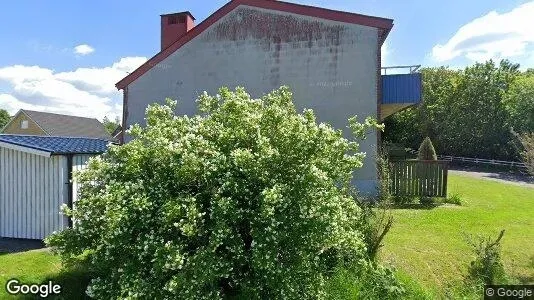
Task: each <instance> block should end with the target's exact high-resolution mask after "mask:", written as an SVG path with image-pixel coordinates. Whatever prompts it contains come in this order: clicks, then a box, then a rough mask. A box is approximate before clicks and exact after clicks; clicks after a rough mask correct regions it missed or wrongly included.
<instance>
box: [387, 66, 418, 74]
mask: <svg viewBox="0 0 534 300" xmlns="http://www.w3.org/2000/svg"><path fill="white" fill-rule="evenodd" d="M419 68H421V65H411V66H391V67H382V71H383V72H382V73H383V74H382V75H388V70H398V69H408V71H409V73H408V74H413V73H416V72H417V71H418V70H419ZM395 74H404V73H395Z"/></svg>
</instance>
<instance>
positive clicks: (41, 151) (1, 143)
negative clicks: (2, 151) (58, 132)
mask: <svg viewBox="0 0 534 300" xmlns="http://www.w3.org/2000/svg"><path fill="white" fill-rule="evenodd" d="M5 135H7V136H29V137H39V138H62V139H65V138H67V139H89V140H99V141H103V142H108V144H114V145H116V144H117V143H114V142H112V141H109V140H106V139H99V138H86V137H72V136H42V135H27V134H0V138H1V137H2V136H5ZM0 147H4V148H8V149H13V150H17V151H22V152H26V153H31V154H36V155H41V156H45V157H50V156H52V155H83V154H102V153H104V152H68V153H67V152H54V151H51V150H50V149H47V148H43V147H37V146H32V145H28V144H25V143H17V142H14V141H5V140H0Z"/></svg>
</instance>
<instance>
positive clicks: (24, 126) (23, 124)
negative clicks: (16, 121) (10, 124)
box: [20, 120, 28, 129]
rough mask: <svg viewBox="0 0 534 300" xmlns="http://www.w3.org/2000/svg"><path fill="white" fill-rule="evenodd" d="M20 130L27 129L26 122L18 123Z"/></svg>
mask: <svg viewBox="0 0 534 300" xmlns="http://www.w3.org/2000/svg"><path fill="white" fill-rule="evenodd" d="M20 128H22V129H28V120H22V121H21V122H20Z"/></svg>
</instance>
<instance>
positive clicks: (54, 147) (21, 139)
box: [0, 134, 109, 156]
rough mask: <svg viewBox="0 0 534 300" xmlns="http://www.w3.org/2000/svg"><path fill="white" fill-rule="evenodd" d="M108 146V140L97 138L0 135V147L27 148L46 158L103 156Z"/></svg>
mask: <svg viewBox="0 0 534 300" xmlns="http://www.w3.org/2000/svg"><path fill="white" fill-rule="evenodd" d="M108 144H109V141H108V140H105V139H95V138H80V137H56V136H37V135H12V134H0V146H3V147H6V148H11V149H16V150H21V151H24V150H25V149H22V148H26V149H27V150H29V151H26V152H31V153H34V154H39V155H44V156H50V155H61V154H101V153H104V152H106V150H107V148H108ZM32 150H33V151H32Z"/></svg>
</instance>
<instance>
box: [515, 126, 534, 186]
mask: <svg viewBox="0 0 534 300" xmlns="http://www.w3.org/2000/svg"><path fill="white" fill-rule="evenodd" d="M518 137H519V141H520V142H521V145H522V146H523V150H522V151H521V158H522V159H523V162H524V163H525V165H526V166H527V171H528V172H529V173H530V174H531V175H533V176H534V133H525V134H522V135H520V136H518Z"/></svg>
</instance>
